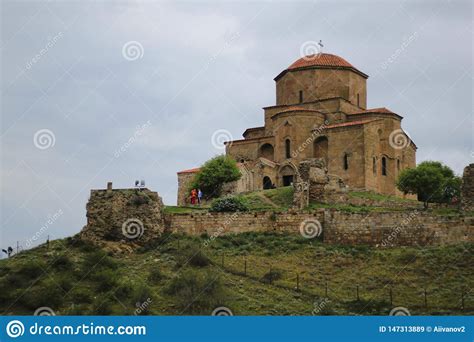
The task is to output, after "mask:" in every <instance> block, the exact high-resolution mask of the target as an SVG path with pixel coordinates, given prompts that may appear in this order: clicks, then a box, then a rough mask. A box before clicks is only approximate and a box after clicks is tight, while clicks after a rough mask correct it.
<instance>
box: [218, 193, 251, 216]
mask: <svg viewBox="0 0 474 342" xmlns="http://www.w3.org/2000/svg"><path fill="white" fill-rule="evenodd" d="M248 210H249V208H248V207H247V204H246V203H245V202H244V201H243V200H242V199H241V198H239V197H235V196H228V197H223V198H218V199H215V200H214V201H212V204H211V208H210V209H209V211H212V212H236V211H248Z"/></svg>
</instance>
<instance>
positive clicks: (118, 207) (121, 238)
mask: <svg viewBox="0 0 474 342" xmlns="http://www.w3.org/2000/svg"><path fill="white" fill-rule="evenodd" d="M86 209H87V224H86V226H85V227H84V228H83V229H82V231H81V233H80V236H81V238H82V239H84V240H87V241H90V242H92V243H93V244H97V245H100V246H103V247H106V249H109V250H111V251H114V252H120V251H121V250H126V251H128V252H129V251H131V250H133V248H135V247H137V246H140V245H145V244H147V243H148V242H149V241H150V240H152V239H154V238H156V237H157V236H160V235H161V234H162V233H163V231H164V218H163V202H162V200H161V198H160V197H159V196H158V193H156V192H154V191H150V190H148V189H112V183H109V184H108V186H107V189H104V190H91V195H90V198H89V202H88V203H87V206H86Z"/></svg>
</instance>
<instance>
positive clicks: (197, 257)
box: [177, 246, 211, 267]
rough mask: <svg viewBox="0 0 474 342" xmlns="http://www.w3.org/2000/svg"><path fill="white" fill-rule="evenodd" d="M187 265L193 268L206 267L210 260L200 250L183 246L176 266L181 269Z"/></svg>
mask: <svg viewBox="0 0 474 342" xmlns="http://www.w3.org/2000/svg"><path fill="white" fill-rule="evenodd" d="M187 264H189V265H191V266H195V267H206V266H209V265H210V264H211V260H210V259H209V258H208V257H207V255H206V254H204V253H203V252H202V250H201V249H200V248H197V247H195V246H185V247H184V249H183V252H182V253H181V255H180V256H179V258H178V263H177V266H179V267H182V266H185V265H187Z"/></svg>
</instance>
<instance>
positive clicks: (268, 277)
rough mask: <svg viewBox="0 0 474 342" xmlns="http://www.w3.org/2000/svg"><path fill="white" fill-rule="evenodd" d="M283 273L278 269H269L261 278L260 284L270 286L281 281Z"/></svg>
mask: <svg viewBox="0 0 474 342" xmlns="http://www.w3.org/2000/svg"><path fill="white" fill-rule="evenodd" d="M282 275H283V272H282V271H281V270H278V269H271V270H270V271H269V272H267V273H265V274H264V275H263V277H262V282H264V283H267V284H271V283H272V282H274V281H275V280H278V279H281V277H282Z"/></svg>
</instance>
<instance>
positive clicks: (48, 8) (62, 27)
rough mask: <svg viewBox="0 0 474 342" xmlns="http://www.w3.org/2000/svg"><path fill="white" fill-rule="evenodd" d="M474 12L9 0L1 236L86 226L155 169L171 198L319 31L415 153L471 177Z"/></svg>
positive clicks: (153, 183) (258, 120) (468, 7)
mask: <svg viewBox="0 0 474 342" xmlns="http://www.w3.org/2000/svg"><path fill="white" fill-rule="evenodd" d="M472 13H473V12H472V4H471V1H469V0H466V1H461V0H460V1H455V0H452V1H436V0H434V1H433V0H430V1H385V2H384V1H305V2H297V1H291V2H280V1H259V2H224V3H222V2H217V1H216V2H197V3H196V2H180V3H169V2H168V3H166V2H151V1H141V2H125V1H123V2H121V3H120V4H118V3H115V2H114V3H112V2H111V1H96V2H87V1H77V2H71V1H61V2H57V3H56V2H46V1H44V2H43V1H32V2H26V1H22V2H18V1H15V2H9V1H2V13H1V29H2V32H1V49H2V53H1V55H2V64H1V65H2V76H1V81H2V83H1V86H2V114H1V115H2V121H1V148H2V150H1V230H2V236H1V237H2V241H1V243H0V245H1V247H2V248H5V247H6V246H8V245H16V241H17V240H19V241H20V245H22V246H24V247H25V246H29V245H30V244H31V242H28V240H31V239H32V238H33V236H35V235H36V234H38V235H39V241H40V242H44V241H45V239H46V236H47V235H48V234H49V235H50V236H51V238H52V239H53V238H60V237H65V236H70V235H73V234H75V233H77V232H79V231H80V229H81V228H82V227H83V226H84V224H85V222H86V218H85V214H86V212H85V205H86V203H87V200H88V196H89V192H90V189H91V188H104V187H105V185H106V182H107V181H113V183H114V187H130V186H133V182H134V181H135V179H145V180H146V183H147V186H148V187H149V188H150V189H152V190H155V191H158V193H159V194H160V195H161V196H162V197H163V199H164V201H165V203H166V204H175V203H176V190H177V177H176V172H177V171H179V170H182V169H187V168H192V167H196V166H199V165H200V164H201V163H202V162H204V161H205V160H207V159H208V158H210V157H212V156H214V155H216V154H219V153H222V152H223V150H222V149H219V148H216V146H214V145H215V144H213V141H212V139H211V138H212V136H213V134H214V133H215V132H216V131H218V132H222V130H224V132H226V131H227V132H229V133H225V134H229V135H230V137H233V138H234V139H239V138H241V134H242V132H243V131H244V130H245V129H246V128H247V127H255V126H261V125H263V111H262V109H261V108H262V107H264V106H269V105H274V104H275V88H274V81H273V78H274V77H275V76H276V75H278V74H279V72H280V71H282V70H283V69H285V68H286V67H287V66H289V65H290V64H291V63H292V62H293V61H295V60H296V59H298V58H299V57H300V54H301V51H302V50H304V49H305V47H308V46H311V44H314V43H312V42H314V41H319V40H320V39H322V40H323V44H324V52H328V53H333V54H337V55H339V56H342V57H343V58H345V59H346V60H348V61H349V62H350V63H352V64H353V65H354V66H356V67H357V68H358V69H359V70H361V71H363V72H365V73H366V74H368V75H369V76H370V77H369V79H368V107H369V108H374V107H388V108H390V109H391V110H392V111H394V112H396V113H398V114H400V115H402V116H403V117H404V120H403V127H404V129H405V130H406V131H407V132H408V133H409V135H410V136H411V138H412V139H413V141H414V142H415V143H416V144H417V146H418V153H417V159H418V162H420V161H422V160H426V159H435V160H441V161H443V162H444V163H446V164H448V165H449V166H450V167H452V168H453V169H454V170H455V171H456V172H457V173H458V174H460V173H461V172H462V169H463V167H464V166H465V165H467V164H468V163H469V162H472V161H473V152H472V151H473V150H474V148H473V140H474V138H473V110H472V109H473V106H472V104H473V102H472V99H473V87H472V81H473V72H472V57H473V56H472V41H473V24H472V19H473V14H472ZM214 137H216V136H215V135H214ZM129 142H130V143H129ZM48 221H49V222H48ZM42 227H44V228H43V229H42ZM35 244H37V242H33V243H32V245H35Z"/></svg>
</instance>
